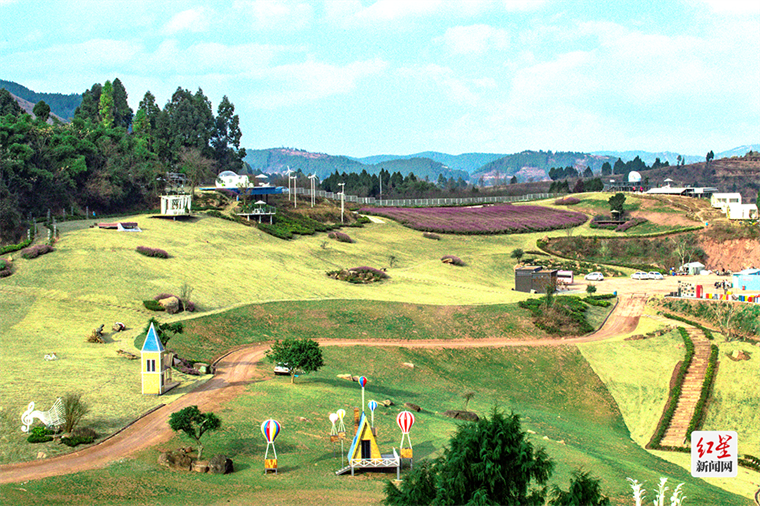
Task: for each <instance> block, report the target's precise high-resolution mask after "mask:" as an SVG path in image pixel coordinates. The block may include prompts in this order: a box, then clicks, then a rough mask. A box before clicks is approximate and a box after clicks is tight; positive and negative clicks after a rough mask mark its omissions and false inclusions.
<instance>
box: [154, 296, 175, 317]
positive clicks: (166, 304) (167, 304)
mask: <svg viewBox="0 0 760 506" xmlns="http://www.w3.org/2000/svg"><path fill="white" fill-rule="evenodd" d="M158 303H159V304H161V307H163V308H164V309H165V310H166V312H167V313H169V314H176V313H179V307H180V306H179V299H178V298H177V297H174V296H171V297H167V298H165V299H161V300H159V301H158Z"/></svg>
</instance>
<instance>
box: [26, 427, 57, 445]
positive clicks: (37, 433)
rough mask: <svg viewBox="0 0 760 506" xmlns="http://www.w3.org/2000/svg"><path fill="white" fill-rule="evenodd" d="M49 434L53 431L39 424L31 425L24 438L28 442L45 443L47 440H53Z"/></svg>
mask: <svg viewBox="0 0 760 506" xmlns="http://www.w3.org/2000/svg"><path fill="white" fill-rule="evenodd" d="M51 434H53V431H52V430H50V429H48V428H45V427H40V426H37V427H32V430H31V431H30V434H29V437H27V438H26V440H27V441H28V442H30V443H47V442H48V441H52V440H53V438H52V437H51Z"/></svg>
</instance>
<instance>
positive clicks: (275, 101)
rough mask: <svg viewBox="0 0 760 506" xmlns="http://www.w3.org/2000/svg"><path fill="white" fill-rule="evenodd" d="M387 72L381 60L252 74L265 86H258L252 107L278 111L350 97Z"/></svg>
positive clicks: (278, 68)
mask: <svg viewBox="0 0 760 506" xmlns="http://www.w3.org/2000/svg"><path fill="white" fill-rule="evenodd" d="M387 68H388V63H387V62H385V61H383V60H379V59H372V60H363V61H355V62H352V63H349V64H348V65H344V66H338V65H331V64H328V63H323V62H318V61H312V60H310V61H306V62H303V63H293V64H286V65H280V66H276V67H272V68H269V69H266V70H265V71H252V72H250V74H249V76H250V79H251V80H252V81H253V80H255V81H263V82H265V83H266V84H265V86H255V88H257V89H258V90H259V91H254V92H252V93H251V96H250V101H251V102H252V104H251V105H253V106H255V107H258V108H263V109H275V108H279V107H287V106H293V105H300V104H303V103H308V102H313V101H317V100H320V99H323V98H326V97H330V96H334V95H341V94H345V93H349V92H351V91H353V90H354V89H355V88H356V86H357V83H358V82H359V81H360V80H362V79H365V78H368V77H371V76H377V75H380V74H382V73H383V72H384V71H385V70H386V69H387Z"/></svg>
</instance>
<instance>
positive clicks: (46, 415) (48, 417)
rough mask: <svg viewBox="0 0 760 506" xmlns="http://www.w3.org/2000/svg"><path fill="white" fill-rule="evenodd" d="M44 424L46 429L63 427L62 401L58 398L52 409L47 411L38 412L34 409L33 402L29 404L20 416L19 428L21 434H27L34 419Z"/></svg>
mask: <svg viewBox="0 0 760 506" xmlns="http://www.w3.org/2000/svg"><path fill="white" fill-rule="evenodd" d="M35 418H37V419H38V420H39V421H41V422H42V423H44V424H45V426H46V427H48V428H53V427H58V426H60V425H63V421H64V413H63V399H61V398H60V397H59V398H58V399H56V401H55V402H54V403H53V407H52V408H50V409H49V410H47V411H40V410H38V409H34V401H32V402H30V403H29V407H27V408H26V411H24V414H23V415H21V423H23V424H24V425H22V426H21V430H22V431H23V432H29V427H30V426H31V425H32V424H33V423H34V419H35Z"/></svg>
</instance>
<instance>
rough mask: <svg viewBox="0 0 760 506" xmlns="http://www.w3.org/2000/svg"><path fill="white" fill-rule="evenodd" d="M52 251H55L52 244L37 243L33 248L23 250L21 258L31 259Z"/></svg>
mask: <svg viewBox="0 0 760 506" xmlns="http://www.w3.org/2000/svg"><path fill="white" fill-rule="evenodd" d="M51 251H53V247H52V246H50V245H48V244H37V245H35V246H32V247H31V248H26V249H23V250H21V258H26V259H27V260H31V259H32V258H37V257H38V256H40V255H44V254H45V253H50V252H51Z"/></svg>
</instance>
